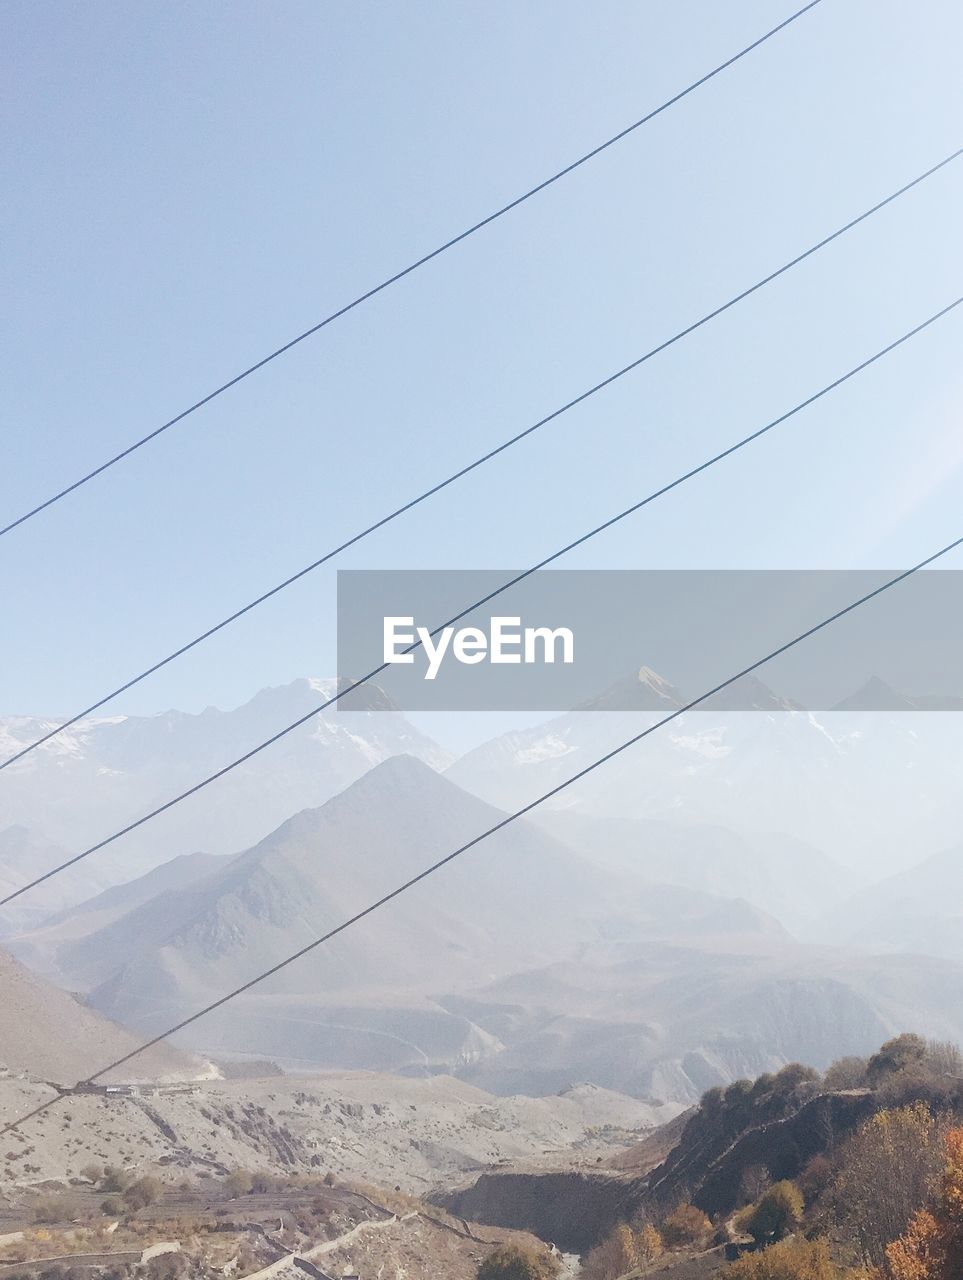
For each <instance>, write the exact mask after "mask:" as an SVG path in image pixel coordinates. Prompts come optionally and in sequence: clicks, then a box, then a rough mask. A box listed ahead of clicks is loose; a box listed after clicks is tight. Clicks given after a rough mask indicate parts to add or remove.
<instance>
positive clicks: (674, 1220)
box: [662, 1204, 712, 1249]
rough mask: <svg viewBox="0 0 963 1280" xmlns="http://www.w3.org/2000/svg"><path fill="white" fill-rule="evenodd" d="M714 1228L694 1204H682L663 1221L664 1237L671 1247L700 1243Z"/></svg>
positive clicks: (676, 1247)
mask: <svg viewBox="0 0 963 1280" xmlns="http://www.w3.org/2000/svg"><path fill="white" fill-rule="evenodd" d="M711 1230H712V1223H711V1222H710V1221H709V1219H708V1218H707V1217H706V1215H705V1214H704V1213H703V1212H702V1210H701V1209H697V1208H696V1207H695V1205H694V1204H680V1205H679V1206H678V1208H676V1209H673V1210H672V1212H671V1213H670V1214H669V1216H668V1217H667V1218H666V1220H665V1221H664V1222H663V1223H662V1239H663V1240H664V1241H665V1243H666V1244H667V1245H668V1247H669V1248H670V1249H678V1248H681V1247H683V1246H684V1245H691V1244H698V1243H699V1241H700V1240H703V1239H704V1238H705V1237H706V1236H707V1235H708V1234H709V1232H710V1231H711Z"/></svg>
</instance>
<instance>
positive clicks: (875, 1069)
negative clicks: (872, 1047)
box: [866, 1034, 926, 1086]
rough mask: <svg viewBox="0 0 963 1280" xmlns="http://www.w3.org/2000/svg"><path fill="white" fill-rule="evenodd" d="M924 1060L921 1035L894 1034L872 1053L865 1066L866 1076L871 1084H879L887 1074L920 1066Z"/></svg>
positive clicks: (923, 1044)
mask: <svg viewBox="0 0 963 1280" xmlns="http://www.w3.org/2000/svg"><path fill="white" fill-rule="evenodd" d="M925 1061H926V1041H925V1040H924V1039H923V1037H922V1036H916V1035H911V1034H907V1035H902V1036H896V1037H895V1038H894V1039H892V1040H887V1041H886V1043H885V1044H884V1045H883V1046H882V1047H881V1048H880V1049H879V1051H878V1052H877V1053H874V1054H873V1056H872V1057H871V1058H870V1060H869V1063H868V1064H867V1067H866V1078H867V1079H868V1080H869V1083H870V1084H871V1085H873V1086H875V1085H878V1084H881V1083H882V1082H883V1080H885V1079H886V1077H887V1076H892V1075H896V1074H897V1073H898V1072H900V1071H906V1070H907V1069H908V1068H910V1067H921V1066H922V1065H923V1064H924V1063H925Z"/></svg>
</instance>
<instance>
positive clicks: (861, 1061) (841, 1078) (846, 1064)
mask: <svg viewBox="0 0 963 1280" xmlns="http://www.w3.org/2000/svg"><path fill="white" fill-rule="evenodd" d="M867 1065H868V1063H867V1061H866V1059H865V1058H854V1057H849V1058H839V1059H838V1060H837V1061H836V1062H834V1063H833V1064H832V1066H831V1067H827V1069H826V1074H825V1075H824V1076H823V1085H824V1086H825V1088H827V1089H828V1090H829V1091H830V1093H835V1092H836V1091H838V1090H840V1089H864V1088H865V1087H866V1067H867Z"/></svg>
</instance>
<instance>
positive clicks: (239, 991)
mask: <svg viewBox="0 0 963 1280" xmlns="http://www.w3.org/2000/svg"><path fill="white" fill-rule="evenodd" d="M960 546H963V537H959V538H955V539H954V540H953V541H952V542H950V543H947V545H946V546H945V547H942V548H941V549H940V550H939V551H935V552H934V553H933V554H932V555H929V556H927V557H926V558H925V559H924V560H920V561H919V562H918V563H917V564H914V565H913V566H912V568H910V569H904V570H903V572H902V573H898V574H896V575H895V576H894V577H892V578H889V579H887V581H886V582H884V583H882V584H881V585H880V586H878V587H875V588H874V589H873V590H872V591H867V592H866V594H865V595H862V596H860V597H859V598H858V599H856V600H853V601H852V602H851V603H850V604H848V605H845V606H844V607H843V608H841V609H837V610H836V612H835V613H832V614H830V615H829V617H827V618H823V619H822V621H821V622H817V623H815V624H814V625H813V626H811V627H809V628H807V629H806V630H805V631H802V632H800V633H799V634H798V635H796V636H794V637H793V638H792V639H791V640H787V641H786V642H785V643H784V644H781V645H779V646H778V648H776V649H773V650H771V651H770V652H769V653H767V654H765V655H764V656H763V657H761V658H757V659H756V660H755V662H751V663H749V665H748V666H745V667H743V668H742V669H741V670H740V671H737V672H736V673H735V675H731V676H729V677H728V678H727V679H725V680H723V681H721V682H720V683H719V684H716V685H713V687H712V688H711V689H706V690H705V692H704V693H700V694H699V696H698V697H697V698H692V699H691V701H689V702H687V703H685V705H684V706H681V707H678V708H677V709H676V710H675V711H671V712H670V713H669V714H668V715H665V716H663V717H662V718H661V719H660V720H657V721H656V722H655V724H652V725H649V726H648V727H647V728H645V729H643V730H641V731H640V732H639V733H636V734H633V735H632V737H630V738H627V739H626V740H625V741H624V742H622V743H620V744H619V745H618V746H617V747H613V749H612V750H611V751H607V752H605V754H604V755H601V756H599V757H598V758H597V759H595V760H593V761H592V762H591V764H588V765H586V766H585V767H584V768H582V769H579V770H578V772H577V773H574V774H573V775H572V776H571V777H570V778H566V779H565V781H564V782H560V783H558V784H557V786H554V787H551V788H550V789H549V790H548V791H544V792H542V794H541V795H540V796H537V797H536V798H535V799H534V800H530V801H529V802H528V804H526V805H523V806H522V807H521V808H520V809H515V810H514V811H513V812H512V813H509V814H506V815H505V817H504V818H502V819H500V820H499V821H498V822H495V823H493V824H492V826H490V827H488V828H486V830H484V831H482V832H480V833H479V834H478V835H477V836H473V837H472V839H471V840H468V841H466V842H465V844H462V845H459V847H458V848H457V849H453V850H452V851H451V852H450V853H447V854H446V855H445V856H444V857H443V858H439V859H438V860H437V862H433V863H431V865H430V866H427V867H425V868H424V870H422V871H419V872H418V874H417V875H414V876H412V877H411V878H410V879H408V880H405V881H403V882H402V883H401V884H399V885H397V886H396V887H395V888H394V889H392V890H391V891H390V892H389V893H385V894H383V895H382V896H381V897H380V898H377V899H376V900H375V901H374V902H372V903H370V904H369V905H368V906H366V907H364V908H363V909H362V910H361V911H358V912H356V913H355V914H354V915H353V916H349V917H348V918H347V919H346V920H343V921H342V922H341V923H340V924H339V925H336V926H335V928H333V929H329V930H328V932H327V933H324V934H322V935H321V937H319V938H315V939H314V941H313V942H309V943H307V945H306V946H303V947H300V948H299V949H298V950H297V951H294V952H292V953H291V955H289V956H286V957H285V958H284V959H283V960H279V961H278V963H277V964H274V965H271V966H270V968H267V969H264V970H262V972H260V973H258V974H257V975H256V976H255V977H253V978H249V979H248V980H247V981H246V982H243V983H241V985H240V986H238V987H235V988H234V990H233V991H229V992H228V993H227V994H226V995H223V996H220V997H219V998H218V999H217V1000H212V1001H211V1003H210V1004H207V1005H205V1006H204V1008H203V1009H198V1010H197V1012H196V1013H192V1014H191V1015H190V1016H189V1017H187V1018H183V1019H181V1021H180V1022H176V1023H175V1024H174V1025H173V1026H170V1027H168V1028H167V1029H166V1030H165V1031H163V1032H161V1033H160V1034H158V1035H155V1036H152V1037H151V1038H150V1039H149V1040H145V1041H143V1043H142V1044H140V1045H138V1046H137V1048H136V1049H132V1050H130V1052H129V1053H125V1054H123V1055H122V1056H121V1057H119V1058H115V1059H114V1060H113V1062H110V1063H108V1064H107V1065H106V1066H104V1067H101V1068H100V1070H99V1071H96V1072H95V1073H94V1074H93V1075H91V1076H88V1077H87V1079H86V1080H84V1081H81V1085H88V1084H93V1083H94V1082H95V1081H97V1080H99V1079H100V1078H101V1077H102V1076H105V1075H107V1074H108V1073H109V1072H111V1071H116V1070H117V1069H118V1068H120V1067H122V1066H125V1065H126V1064H127V1063H128V1062H130V1061H131V1060H132V1059H134V1058H136V1057H139V1055H140V1054H142V1053H145V1052H146V1051H147V1050H148V1049H152V1048H154V1047H155V1046H156V1045H158V1044H160V1043H161V1042H162V1041H164V1040H167V1039H168V1038H169V1037H170V1036H173V1035H176V1034H177V1033H178V1032H179V1031H183V1030H184V1029H185V1028H186V1027H189V1026H191V1025H192V1024H193V1023H195V1022H198V1021H199V1020H200V1019H201V1018H204V1017H206V1016H207V1015H208V1014H209V1013H213V1012H214V1010H215V1009H220V1008H222V1007H223V1006H224V1005H226V1004H228V1003H229V1002H230V1001H231V1000H235V999H236V998H237V997H238V996H240V995H243V994H244V993H245V992H246V991H250V990H251V989H252V988H253V987H256V986H258V985H259V984H260V983H262V982H264V981H265V980H266V979H267V978H271V977H273V976H274V975H275V974H277V973H280V972H281V971H282V970H283V969H286V968H288V966H289V965H292V964H294V963H295V962H296V961H298V960H301V959H303V958H304V956H306V955H308V954H309V953H310V952H312V951H314V950H316V949H317V948H318V947H320V946H323V945H324V943H326V942H330V941H332V939H334V938H336V937H338V935H339V934H342V933H344V932H345V931H346V930H348V929H350V928H352V926H354V925H356V924H358V923H359V922H360V921H362V920H364V919H366V918H367V917H368V916H370V915H373V914H374V913H375V912H376V911H379V910H380V909H381V908H382V907H385V906H387V905H388V903H390V902H393V901H394V900H395V898H399V897H401V895H402V894H404V893H407V892H408V890H409V889H413V888H414V887H415V885H417V884H420V883H421V882H422V880H427V879H428V877H429V876H432V875H434V874H435V872H437V871H440V870H441V869H442V868H443V867H446V866H448V864H449V863H451V862H454V861H455V860H456V859H457V858H460V857H461V856H462V855H463V854H465V853H468V852H469V850H471V849H474V848H475V847H476V846H477V845H479V844H481V843H482V842H483V841H484V840H487V839H488V838H489V837H490V836H493V835H495V834H496V833H497V832H499V831H503V830H504V829H505V827H508V826H511V824H512V823H513V822H517V821H518V820H519V818H524V817H525V816H526V814H529V813H531V812H532V810H533V809H537V808H538V807H539V806H540V805H543V804H545V802H546V801H547V800H551V799H552V798H553V797H554V796H557V795H560V794H561V793H562V792H563V791H566V790H567V789H568V788H569V787H571V786H574V784H575V783H576V782H580V781H581V780H582V779H583V778H585V777H587V776H588V775H589V774H590V773H594V772H595V770H596V769H600V768H601V767H602V766H603V765H605V764H608V763H609V761H610V760H614V759H615V758H616V757H617V756H620V755H622V753H623V752H625V751H628V750H629V749H630V748H631V747H634V746H635V745H636V744H637V743H639V742H641V741H642V740H643V739H644V738H648V737H649V736H650V735H651V734H653V733H656V732H657V731H658V730H659V729H662V728H664V727H665V726H666V725H667V724H670V723H671V722H672V721H673V720H677V719H678V718H679V717H680V716H682V715H685V714H686V712H688V711H692V710H694V709H695V708H696V707H699V706H700V705H701V704H702V703H704V702H706V701H707V700H708V699H709V698H711V697H713V696H714V695H715V694H717V693H720V692H722V690H723V689H728V688H729V687H730V685H733V684H735V683H736V681H738V680H742V679H743V678H744V677H746V676H749V675H752V673H753V672H755V671H758V670H759V669H760V667H764V666H765V665H766V663H768V662H772V661H773V659H774V658H778V657H780V655H782V654H784V653H788V652H789V650H790V649H794V648H795V647H796V646H797V645H799V644H802V643H803V642H804V641H805V640H808V639H809V638H810V637H811V636H814V635H816V634H817V633H818V632H820V631H822V630H824V629H825V628H826V627H829V626H831V625H832V624H833V623H834V622H838V621H839V619H840V618H844V617H846V615H847V614H850V613H852V612H853V611H854V610H856V609H859V608H861V607H862V606H863V605H865V604H867V603H868V602H869V601H870V600H874V599H875V598H876V597H877V596H880V595H882V594H883V593H884V592H885V591H889V590H891V589H892V588H893V587H895V586H896V585H897V584H898V583H900V582H904V581H905V580H906V579H907V578H909V577H912V575H913V574H915V573H918V572H919V571H920V570H921V569H925V568H927V567H928V566H929V565H931V564H934V563H935V562H936V561H937V560H939V559H941V558H942V557H943V556H945V555H948V554H949V553H950V552H951V551H954V550H955V549H956V548H957V547H960ZM78 1087H80V1086H78ZM62 1096H63V1095H59V1096H58V1097H56V1098H50V1099H48V1100H47V1101H46V1102H44V1103H42V1104H41V1105H40V1106H39V1107H35V1108H34V1109H33V1110H32V1111H29V1112H27V1114H26V1115H24V1116H21V1117H20V1118H19V1119H17V1120H13V1121H11V1122H10V1123H9V1124H7V1125H5V1126H4V1127H3V1129H0V1133H8V1132H9V1131H10V1130H11V1129H15V1128H17V1127H18V1126H19V1125H21V1124H23V1123H25V1121H26V1120H28V1119H30V1118H32V1117H33V1116H35V1115H38V1114H39V1113H40V1112H42V1111H45V1110H47V1108H48V1107H51V1106H53V1105H54V1104H55V1103H57V1102H59V1101H60V1098H61V1097H62Z"/></svg>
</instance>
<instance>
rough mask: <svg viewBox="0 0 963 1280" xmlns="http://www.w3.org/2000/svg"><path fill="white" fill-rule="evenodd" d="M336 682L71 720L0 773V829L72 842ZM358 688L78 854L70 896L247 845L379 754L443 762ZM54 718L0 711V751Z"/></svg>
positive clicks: (115, 822) (188, 780)
mask: <svg viewBox="0 0 963 1280" xmlns="http://www.w3.org/2000/svg"><path fill="white" fill-rule="evenodd" d="M335 688H336V683H335V681H333V680H317V679H305V680H296V681H294V682H293V683H292V684H288V685H284V686H281V687H280V688H274V689H263V690H262V691H261V692H260V693H258V694H257V695H256V696H255V697H254V698H252V699H251V700H250V701H249V702H247V703H245V704H244V705H243V706H241V707H238V708H236V709H234V710H232V711H220V710H218V709H217V708H214V707H208V708H207V709H206V710H205V711H202V712H200V713H199V714H197V715H191V714H187V713H185V712H181V711H168V712H165V713H163V714H161V715H155V716H109V717H103V718H91V719H89V720H84V721H82V722H80V723H78V724H76V725H74V726H72V727H71V728H70V729H69V730H66V731H65V732H64V733H63V734H60V735H58V736H57V737H56V738H53V739H51V741H50V742H48V743H45V744H44V745H43V746H42V747H40V748H38V749H37V750H36V751H34V752H32V753H31V754H30V755H29V756H26V757H25V758H24V759H23V760H21V761H18V762H17V763H16V764H14V765H11V766H10V767H9V768H7V769H5V770H3V772H2V773H0V830H2V829H3V828H6V827H13V826H17V825H20V826H23V827H25V828H27V829H28V830H29V831H30V832H31V835H32V838H35V839H36V840H38V841H42V842H48V843H51V844H56V845H59V846H61V847H62V849H64V850H67V851H69V852H75V851H78V850H80V849H83V848H84V847H85V846H87V845H88V844H92V843H94V842H96V841H97V840H100V839H102V838H103V837H104V836H106V835H108V834H109V833H110V832H112V831H113V830H115V829H116V828H118V827H120V826H123V825H125V824H127V823H128V822H131V821H133V820H135V819H137V818H138V817H140V816H141V815H142V814H144V813H145V812H147V811H148V810H149V809H151V808H153V807H155V806H157V805H158V804H161V803H163V802H164V801H166V800H168V799H170V798H171V797H172V796H174V795H176V794H177V793H178V792H180V791H183V790H185V789H187V788H189V787H191V786H192V785H193V784H195V783H196V782H198V781H199V780H200V779H201V778H203V777H205V776H206V775H208V774H210V773H212V772H214V771H216V770H218V769H220V768H222V767H223V766H224V765H225V764H227V763H229V762H230V761H231V760H233V759H235V758H237V757H238V756H239V755H242V754H243V753H245V752H246V751H249V750H250V749H251V748H252V747H253V746H255V745H256V744H257V743H258V742H259V741H261V740H263V739H265V738H267V737H269V736H270V735H272V734H274V733H276V732H277V731H278V730H280V729H282V728H283V727H284V726H286V725H287V724H290V723H291V722H292V721H294V720H296V719H298V718H299V717H300V716H303V715H305V714H306V713H308V712H309V711H310V710H311V709H312V707H315V706H317V705H319V704H320V703H322V702H323V701H324V700H325V699H327V698H329V697H330V696H331V695H332V694H333V693H334V691H335ZM363 694H364V700H363V706H362V707H361V708H360V709H357V710H355V709H352V710H351V711H341V710H339V709H338V707H337V706H335V707H332V708H330V709H329V710H327V711H325V712H323V713H322V714H320V715H318V716H317V717H315V718H313V719H311V720H308V721H307V722H306V723H305V724H303V725H301V726H300V727H299V728H297V729H296V730H294V731H293V732H291V733H290V734H287V735H286V736H285V737H283V738H282V739H280V741H278V742H277V743H275V744H273V745H272V746H271V747H269V748H267V749H266V750H265V751H263V752H262V753H260V754H259V755H257V756H255V757H254V758H253V759H251V760H250V761H247V762H246V763H245V764H244V765H242V766H240V767H239V768H238V769H236V770H235V771H234V772H232V773H231V774H229V775H227V776H225V777H224V778H222V779H220V780H219V781H218V782H217V784H216V785H215V786H212V787H210V788H208V789H206V790H204V791H203V792H201V793H199V794H198V795H196V796H193V797H191V799H189V800H187V801H185V802H184V803H182V804H180V805H178V806H177V807H176V808H174V809H172V810H171V811H169V812H168V813H165V814H164V815H162V816H161V817H160V818H158V819H156V820H154V821H152V822H150V823H149V824H146V825H145V826H144V827H143V828H142V829H140V830H138V831H135V832H132V833H131V834H130V835H128V836H126V837H124V839H123V840H121V841H119V842H118V843H117V844H116V845H115V846H112V847H110V848H107V849H104V850H101V851H99V852H98V853H97V854H95V855H93V856H92V857H91V858H90V859H89V860H87V861H85V862H84V863H83V864H81V865H82V866H83V868H84V872H85V873H86V874H88V876H92V877H93V878H92V879H88V881H87V884H86V891H85V892H82V893H80V894H79V895H75V896H74V898H73V900H74V901H76V900H77V896H83V897H86V896H90V894H91V893H93V892H96V891H97V889H99V888H103V887H105V886H106V885H107V884H111V883H118V882H120V881H124V880H130V879H132V878H133V877H134V876H136V875H138V874H140V873H142V872H143V871H145V870H148V869H150V868H151V867H153V866H156V865H158V864H159V863H162V862H165V861H168V860H169V859H171V858H174V857H176V856H178V855H179V854H184V853H192V852H194V851H195V850H197V849H204V850H205V851H207V852H209V853H230V852H234V851H236V850H238V849H243V848H247V847H248V846H249V845H250V844H251V843H252V842H253V841H255V840H257V839H259V838H260V837H261V836H263V835H266V834H267V833H268V832H269V831H272V830H274V828H276V827H277V826H278V824H279V823H281V822H283V821H284V819H285V818H287V817H289V816H290V815H291V814H292V813H296V812H297V811H298V810H300V809H304V808H306V807H308V806H313V805H318V804H323V803H324V801H325V800H327V799H329V798H330V797H331V796H333V795H336V794H337V793H338V792H339V791H341V790H342V789H343V788H344V787H345V786H348V785H349V784H350V783H351V782H353V781H355V780H356V779H357V778H359V777H361V775H362V774H364V773H365V772H366V771H367V770H368V769H370V768H371V767H372V765H374V764H378V763H379V762H381V761H383V760H386V759H388V758H390V757H391V756H395V755H399V754H408V755H413V756H415V757H417V758H418V759H420V760H423V761H425V762H426V763H428V764H431V765H433V766H435V767H439V768H440V767H443V766H444V765H446V764H448V763H449V758H448V757H447V756H446V754H445V752H443V751H442V749H441V748H440V747H439V746H438V745H437V744H436V743H434V742H433V741H432V740H431V739H430V738H428V737H426V736H425V735H424V734H422V733H420V732H419V731H418V730H417V729H416V728H415V727H414V726H413V725H412V724H411V723H410V722H409V721H408V720H407V719H406V718H405V717H404V716H403V715H402V714H401V713H400V712H399V711H397V709H395V708H394V706H393V704H392V703H391V702H390V701H389V700H388V699H387V697H386V695H385V694H384V693H383V692H382V691H381V690H380V689H378V688H377V687H375V686H368V687H367V688H366V689H365V690H364V691H363ZM356 701H357V698H356ZM356 701H355V705H356ZM55 723H56V722H55V721H52V720H50V719H40V718H34V719H31V718H29V717H24V716H15V717H7V718H5V719H0V742H2V743H3V744H4V757H3V758H6V756H7V755H9V754H11V753H12V752H13V751H15V750H18V749H20V748H22V747H23V746H24V745H26V744H27V743H29V742H32V741H34V740H35V739H36V738H37V737H39V736H41V735H42V734H43V733H44V732H46V731H48V730H49V729H50V728H51V727H53V725H54V724H55ZM30 865H31V864H30V859H27V860H26V862H24V861H23V860H21V864H20V865H18V867H17V868H16V870H15V873H14V874H13V875H12V876H10V877H9V878H10V879H11V880H18V881H20V882H22V879H23V878H24V877H27V878H29V870H30ZM36 865H40V862H39V861H38V862H37V863H36ZM3 875H4V870H3V858H2V850H0V878H2V877H3ZM35 901H37V902H40V903H41V904H42V905H43V906H44V907H45V909H47V910H49V909H50V908H51V906H52V907H53V909H57V908H59V907H60V906H61V905H63V904H62V902H61V901H59V900H58V901H54V902H53V903H51V902H49V901H48V900H46V899H44V898H43V896H42V895H41V896H40V897H38V898H37V899H35ZM23 902H24V905H26V904H27V897H26V895H25V897H24V900H23Z"/></svg>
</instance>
